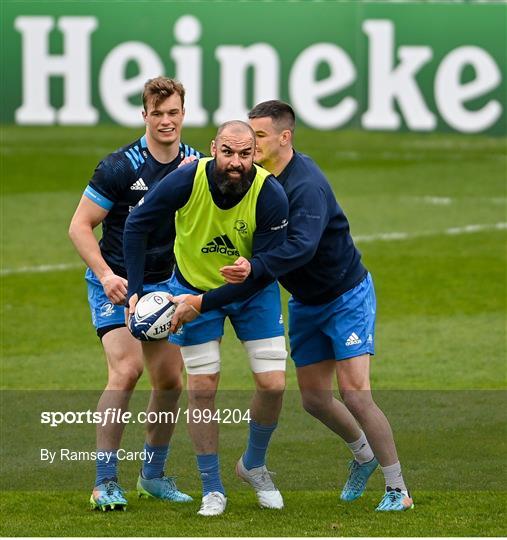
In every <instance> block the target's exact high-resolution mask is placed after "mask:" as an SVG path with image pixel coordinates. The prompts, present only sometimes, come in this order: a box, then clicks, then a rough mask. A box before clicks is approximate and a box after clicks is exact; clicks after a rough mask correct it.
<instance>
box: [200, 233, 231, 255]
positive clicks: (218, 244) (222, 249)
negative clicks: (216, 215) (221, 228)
mask: <svg viewBox="0 0 507 540" xmlns="http://www.w3.org/2000/svg"><path fill="white" fill-rule="evenodd" d="M201 252H202V253H220V254H221V255H229V256H235V257H239V251H238V250H237V249H236V246H235V245H234V244H233V243H232V242H231V240H230V238H229V237H228V236H227V235H226V234H221V235H220V236H215V238H213V240H211V241H210V242H208V243H207V244H206V245H205V246H203V247H202V248H201Z"/></svg>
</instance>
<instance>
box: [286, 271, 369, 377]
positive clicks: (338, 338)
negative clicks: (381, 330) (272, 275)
mask: <svg viewBox="0 0 507 540" xmlns="http://www.w3.org/2000/svg"><path fill="white" fill-rule="evenodd" d="M375 313H376V299H375V288H374V287H373V280H372V278H371V275H370V274H369V273H368V275H367V276H366V277H365V278H364V279H363V281H361V283H359V285H357V286H356V287H354V288H353V289H351V290H350V291H347V292H346V293H344V294H342V295H341V296H339V297H338V298H336V299H334V300H332V301H331V302H329V303H327V304H320V305H318V306H310V305H308V304H302V303H301V302H298V301H296V300H294V299H293V298H291V299H290V300H289V339H290V348H291V356H292V359H293V360H294V363H295V364H296V367H302V366H307V365H310V364H316V363H317V362H322V361H323V360H331V359H335V360H345V359H347V358H353V357H354V356H361V355H363V354H374V337H375Z"/></svg>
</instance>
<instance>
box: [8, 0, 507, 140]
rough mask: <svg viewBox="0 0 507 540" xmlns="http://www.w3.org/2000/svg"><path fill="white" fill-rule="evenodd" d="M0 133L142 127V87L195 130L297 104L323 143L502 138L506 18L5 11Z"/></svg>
mask: <svg viewBox="0 0 507 540" xmlns="http://www.w3.org/2000/svg"><path fill="white" fill-rule="evenodd" d="M1 9H2V14H1V19H2V21H1V25H2V51H1V55H2V57H1V63H2V68H1V69H2V107H1V121H2V122H4V123H17V124H25V125H65V124H76V125H93V124H97V123H99V122H114V123H118V124H121V125H125V126H135V125H139V124H141V123H142V119H141V115H140V99H139V96H140V92H141V90H142V87H143V84H144V82H145V81H146V80H147V79H148V78H151V77H154V76H157V75H160V74H165V75H167V76H170V77H176V78H177V79H179V80H181V81H182V82H183V84H184V85H185V87H186V90H187V100H186V111H187V115H186V125H187V126H205V125H208V124H218V123H221V122H223V121H225V120H230V119H233V118H244V117H245V113H246V111H247V110H248V109H249V108H250V107H251V106H252V105H253V104H255V103H257V102H260V101H264V100H267V99H274V98H279V99H284V100H286V101H288V102H290V103H291V104H292V105H293V107H294V109H295V111H296V113H297V115H298V120H299V121H300V122H301V123H302V124H304V125H307V126H309V127H313V128H317V129H328V130H330V129H341V128H347V127H349V128H360V129H368V130H409V131H419V132H431V131H437V130H441V131H456V132H462V133H490V134H500V135H501V134H505V132H506V112H505V108H506V103H505V101H506V100H505V97H506V95H507V91H506V83H505V78H506V52H507V46H506V20H507V5H506V4H501V3H497V4H487V3H458V4H456V3H454V4H452V3H441V4H437V3H431V2H430V3H408V4H403V3H383V2H371V3H367V2H339V3H335V2H312V1H305V2H303V1H301V2H290V1H272V2H262V1H255V2H227V1H224V2H211V1H210V2H205V1H201V2H191V1H189V2H176V1H114V2H113V1H110V2H107V1H104V2H91V1H80V2H78V1H44V2H41V1H13V0H2V8H1Z"/></svg>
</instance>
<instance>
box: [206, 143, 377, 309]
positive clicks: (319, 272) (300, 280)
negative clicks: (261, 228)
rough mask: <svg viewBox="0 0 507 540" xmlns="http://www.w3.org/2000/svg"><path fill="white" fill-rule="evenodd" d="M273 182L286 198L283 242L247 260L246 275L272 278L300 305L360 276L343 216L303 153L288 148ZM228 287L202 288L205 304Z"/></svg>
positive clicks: (331, 295) (227, 294)
mask: <svg viewBox="0 0 507 540" xmlns="http://www.w3.org/2000/svg"><path fill="white" fill-rule="evenodd" d="M278 181H279V182H280V184H281V186H283V189H284V191H285V193H286V194H287V197H288V199H289V224H288V229H287V240H286V241H285V242H284V243H283V244H280V245H279V246H277V247H275V248H274V249H272V250H269V251H266V252H263V253H258V254H255V255H254V256H253V258H252V259H251V261H250V262H251V264H252V273H251V276H250V277H253V278H254V281H255V279H260V278H262V277H271V278H278V280H279V281H280V283H281V284H282V285H283V286H284V287H285V288H286V289H287V290H288V291H289V292H290V293H291V294H292V296H293V297H294V298H295V299H296V300H298V301H300V302H302V303H305V304H312V305H318V304H323V303H327V302H330V301H331V300H333V299H335V298H337V297H338V296H340V295H341V294H343V293H344V292H346V291H348V290H350V289H352V288H353V287H355V286H356V285H357V284H358V283H360V282H361V281H362V280H363V279H364V277H365V276H366V273H367V270H366V268H365V267H364V266H363V264H362V263H361V254H360V252H359V251H358V250H357V248H356V247H355V246H354V242H353V240H352V237H351V235H350V228H349V223H348V220H347V218H346V216H345V214H344V212H343V210H342V209H341V208H340V206H339V204H338V202H337V201H336V198H335V196H334V193H333V191H332V189H331V186H330V185H329V182H328V181H327V179H326V177H325V176H324V174H323V173H322V171H321V170H320V169H319V167H318V166H317V165H316V163H315V162H314V161H313V160H312V159H311V158H309V157H308V156H306V155H304V154H301V153H299V152H294V155H293V157H292V159H291V161H290V162H289V163H288V164H287V166H286V167H285V169H284V170H283V171H282V173H281V174H280V175H279V176H278ZM230 287H231V286H230V285H227V286H223V287H220V288H219V289H215V290H213V291H210V292H208V293H207V294H206V295H205V297H207V303H208V305H213V306H215V307H218V306H219V305H220V303H221V302H230V301H232V299H237V297H236V298H234V289H231V288H230Z"/></svg>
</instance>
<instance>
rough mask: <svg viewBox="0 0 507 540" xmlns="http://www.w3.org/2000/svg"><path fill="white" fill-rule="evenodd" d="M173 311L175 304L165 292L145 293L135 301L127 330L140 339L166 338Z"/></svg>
mask: <svg viewBox="0 0 507 540" xmlns="http://www.w3.org/2000/svg"><path fill="white" fill-rule="evenodd" d="M175 311H176V306H175V305H174V304H173V303H172V302H171V301H170V300H169V298H167V293H166V292H162V291H155V292H151V293H148V294H145V295H144V296H143V297H142V298H141V300H139V302H137V305H136V310H135V313H134V315H132V317H130V320H129V330H130V332H131V333H132V335H133V336H134V337H135V338H137V339H140V340H141V341H157V340H159V339H167V336H168V335H169V330H170V328H171V319H172V316H173V313H174V312H175Z"/></svg>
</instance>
